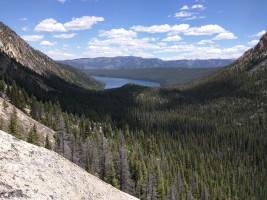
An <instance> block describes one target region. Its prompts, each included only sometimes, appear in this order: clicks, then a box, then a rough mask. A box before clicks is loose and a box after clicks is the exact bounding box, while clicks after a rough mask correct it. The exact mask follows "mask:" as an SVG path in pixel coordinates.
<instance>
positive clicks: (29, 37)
mask: <svg viewBox="0 0 267 200" xmlns="http://www.w3.org/2000/svg"><path fill="white" fill-rule="evenodd" d="M21 37H22V39H24V40H26V41H28V42H37V41H40V40H42V39H43V38H44V36H43V35H23V36H21Z"/></svg>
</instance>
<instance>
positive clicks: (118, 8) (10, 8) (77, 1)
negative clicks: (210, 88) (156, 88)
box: [0, 0, 267, 60]
mask: <svg viewBox="0 0 267 200" xmlns="http://www.w3.org/2000/svg"><path fill="white" fill-rule="evenodd" d="M266 8H267V1H266V0H220V1H219V0H0V21H2V22H4V23H5V24H6V25H8V26H9V27H11V28H12V29H13V30H14V31H16V32H17V33H18V34H19V35H20V36H21V37H22V38H24V39H25V40H26V41H27V42H28V43H29V44H30V45H31V46H33V47H34V48H36V49H38V50H40V51H42V52H44V53H46V54H47V55H48V56H50V57H52V58H53V59H56V60H64V59H74V58H84V57H102V56H104V57H113V56H141V57H156V58H161V59H164V60H173V59H208V58H237V57H239V56H240V55H242V53H243V52H244V51H246V50H247V49H249V48H251V47H253V46H254V45H255V44H256V43H257V42H258V40H259V38H260V36H261V35H262V34H263V33H264V32H265V31H266V30H267V20H266V19H267V12H266Z"/></svg>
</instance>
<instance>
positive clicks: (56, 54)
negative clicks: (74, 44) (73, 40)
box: [46, 49, 77, 60]
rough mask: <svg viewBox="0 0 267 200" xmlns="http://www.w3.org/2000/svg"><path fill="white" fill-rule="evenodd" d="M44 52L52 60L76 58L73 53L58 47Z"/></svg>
mask: <svg viewBox="0 0 267 200" xmlns="http://www.w3.org/2000/svg"><path fill="white" fill-rule="evenodd" d="M46 54H47V55H48V56H49V57H51V58H53V59H54V60H66V59H75V58H77V56H76V55H75V54H72V53H67V52H63V51H60V50H58V49H55V50H51V51H48V52H46Z"/></svg>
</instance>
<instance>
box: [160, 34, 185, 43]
mask: <svg viewBox="0 0 267 200" xmlns="http://www.w3.org/2000/svg"><path fill="white" fill-rule="evenodd" d="M181 40H182V38H181V37H180V36H179V35H174V36H169V37H167V38H164V39H163V40H162V41H163V42H178V41H181Z"/></svg>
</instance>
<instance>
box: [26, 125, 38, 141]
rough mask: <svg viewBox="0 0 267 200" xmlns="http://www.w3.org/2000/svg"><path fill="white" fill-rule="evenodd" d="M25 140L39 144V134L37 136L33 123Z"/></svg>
mask: <svg viewBox="0 0 267 200" xmlns="http://www.w3.org/2000/svg"><path fill="white" fill-rule="evenodd" d="M27 142H29V143H31V144H35V145H37V146H39V136H38V133H37V129H36V125H35V124H34V125H33V127H32V128H31V130H30V132H29V135H28V139H27Z"/></svg>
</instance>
